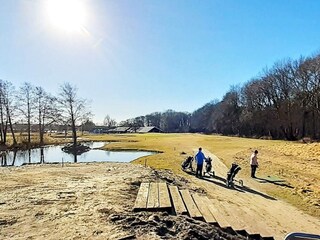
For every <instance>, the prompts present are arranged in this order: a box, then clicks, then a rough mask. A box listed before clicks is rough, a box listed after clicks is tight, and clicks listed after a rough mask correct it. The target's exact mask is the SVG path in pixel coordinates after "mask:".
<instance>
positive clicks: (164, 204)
mask: <svg viewBox="0 0 320 240" xmlns="http://www.w3.org/2000/svg"><path fill="white" fill-rule="evenodd" d="M158 188H159V205H160V206H159V207H160V208H171V201H170V196H169V192H168V187H167V183H165V182H159V184H158Z"/></svg>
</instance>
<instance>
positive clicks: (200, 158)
mask: <svg viewBox="0 0 320 240" xmlns="http://www.w3.org/2000/svg"><path fill="white" fill-rule="evenodd" d="M195 159H196V162H197V169H196V177H200V178H202V167H203V161H204V160H205V159H206V157H205V156H204V154H203V152H202V148H201V147H200V148H199V152H198V153H197V154H196V156H195Z"/></svg>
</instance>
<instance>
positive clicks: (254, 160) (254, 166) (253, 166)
mask: <svg viewBox="0 0 320 240" xmlns="http://www.w3.org/2000/svg"><path fill="white" fill-rule="evenodd" d="M257 155H258V150H255V151H254V152H253V153H252V155H251V157H250V165H251V177H252V178H256V170H257V167H258V166H259V164H258V157H257Z"/></svg>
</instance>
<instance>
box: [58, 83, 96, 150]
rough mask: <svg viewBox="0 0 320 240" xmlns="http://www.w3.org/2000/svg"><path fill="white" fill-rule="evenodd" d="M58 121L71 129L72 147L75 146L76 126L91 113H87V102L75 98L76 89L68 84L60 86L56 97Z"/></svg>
mask: <svg viewBox="0 0 320 240" xmlns="http://www.w3.org/2000/svg"><path fill="white" fill-rule="evenodd" d="M58 103H59V111H60V114H61V116H60V119H62V121H63V122H65V123H67V124H68V125H69V126H70V127H71V131H72V139H73V147H74V148H75V147H76V145H77V124H81V123H82V122H83V121H84V119H88V118H89V116H91V113H90V112H89V111H88V109H87V108H88V101H87V100H85V99H81V98H79V97H78V96H77V88H76V87H75V86H72V85H71V84H70V83H64V84H63V85H61V86H60V93H59V97H58Z"/></svg>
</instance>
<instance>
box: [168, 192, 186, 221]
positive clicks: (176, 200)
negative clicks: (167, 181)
mask: <svg viewBox="0 0 320 240" xmlns="http://www.w3.org/2000/svg"><path fill="white" fill-rule="evenodd" d="M169 191H170V195H171V199H172V203H173V207H174V210H175V212H176V214H182V215H186V214H188V211H187V209H186V206H185V205H184V202H183V200H182V197H181V195H180V192H179V189H178V187H177V186H169Z"/></svg>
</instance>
